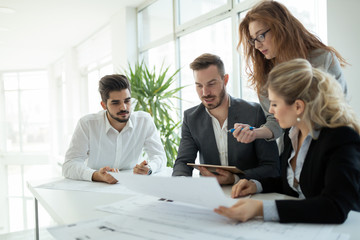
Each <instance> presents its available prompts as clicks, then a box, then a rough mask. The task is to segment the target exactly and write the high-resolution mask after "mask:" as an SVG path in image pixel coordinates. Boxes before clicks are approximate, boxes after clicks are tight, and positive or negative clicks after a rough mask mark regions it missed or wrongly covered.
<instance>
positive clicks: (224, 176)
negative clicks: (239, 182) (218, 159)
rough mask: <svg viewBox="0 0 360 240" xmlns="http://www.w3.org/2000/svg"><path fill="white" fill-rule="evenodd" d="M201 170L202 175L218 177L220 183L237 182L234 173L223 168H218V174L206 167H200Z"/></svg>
mask: <svg viewBox="0 0 360 240" xmlns="http://www.w3.org/2000/svg"><path fill="white" fill-rule="evenodd" d="M199 171H200V173H201V175H202V176H206V177H216V180H217V181H218V182H219V184H233V183H234V182H235V177H234V175H233V174H232V173H231V172H229V171H226V170H223V169H219V168H217V169H216V173H217V174H214V173H212V172H210V171H209V170H207V168H206V167H199Z"/></svg>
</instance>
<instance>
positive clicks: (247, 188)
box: [231, 179, 257, 198]
mask: <svg viewBox="0 0 360 240" xmlns="http://www.w3.org/2000/svg"><path fill="white" fill-rule="evenodd" d="M256 191H257V188H256V184H255V183H254V182H253V181H249V180H246V179H241V180H240V181H239V182H238V183H237V184H235V185H234V186H233V187H232V190H231V197H232V198H237V197H243V196H246V195H249V194H253V193H256Z"/></svg>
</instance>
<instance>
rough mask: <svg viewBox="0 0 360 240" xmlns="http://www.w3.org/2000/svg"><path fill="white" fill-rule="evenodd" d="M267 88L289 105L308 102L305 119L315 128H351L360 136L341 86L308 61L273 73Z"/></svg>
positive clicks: (297, 61)
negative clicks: (296, 102)
mask: <svg viewBox="0 0 360 240" xmlns="http://www.w3.org/2000/svg"><path fill="white" fill-rule="evenodd" d="M267 87H268V88H269V89H271V91H273V92H274V93H275V94H277V95H279V96H281V97H282V98H284V101H285V102H286V104H289V105H291V104H293V103H294V102H295V100H298V99H299V100H302V101H304V103H305V110H304V113H303V115H302V120H303V121H305V124H306V125H307V127H308V128H309V129H310V131H311V134H313V132H312V130H313V129H320V128H322V127H329V128H336V127H341V126H348V127H351V128H353V129H354V130H355V131H356V132H357V133H359V134H360V121H359V118H358V117H357V115H356V113H355V112H354V111H353V109H352V108H351V107H350V105H349V104H348V103H347V102H346V100H345V96H344V93H343V91H342V88H341V86H340V84H339V83H338V82H337V81H336V80H335V78H334V77H333V76H331V75H330V74H328V73H326V72H323V71H322V70H320V69H317V68H313V67H312V66H311V64H310V63H309V62H308V61H307V60H305V59H300V58H298V59H293V60H290V61H288V62H284V63H281V64H279V65H277V66H276V67H274V68H273V70H271V72H270V73H269V77H268V82H267Z"/></svg>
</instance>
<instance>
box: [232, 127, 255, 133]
mask: <svg viewBox="0 0 360 240" xmlns="http://www.w3.org/2000/svg"><path fill="white" fill-rule="evenodd" d="M243 129H244V128H241V130H243ZM249 129H250V130H253V129H255V128H254V127H249ZM241 130H240V131H241ZM227 131H228V132H230V133H233V132H234V131H235V128H232V129H229V130H227Z"/></svg>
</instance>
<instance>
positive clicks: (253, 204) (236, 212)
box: [214, 198, 264, 222]
mask: <svg viewBox="0 0 360 240" xmlns="http://www.w3.org/2000/svg"><path fill="white" fill-rule="evenodd" d="M214 212H216V213H218V214H220V215H223V216H225V217H228V218H231V219H235V220H238V221H241V222H246V221H247V220H249V219H252V218H254V217H257V216H263V215H264V213H263V202H262V201H260V200H255V199H250V198H246V199H240V200H239V201H238V202H237V203H235V204H234V205H233V206H232V207H230V208H227V207H223V206H220V207H219V208H216V209H214Z"/></svg>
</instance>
